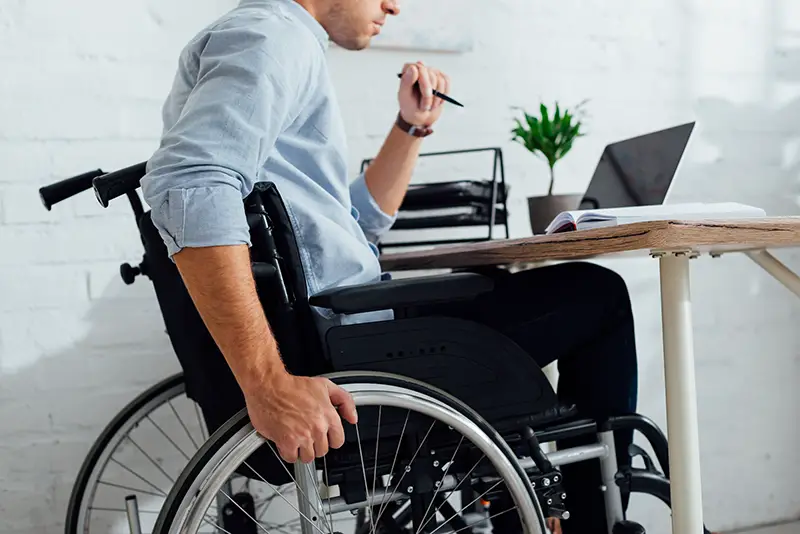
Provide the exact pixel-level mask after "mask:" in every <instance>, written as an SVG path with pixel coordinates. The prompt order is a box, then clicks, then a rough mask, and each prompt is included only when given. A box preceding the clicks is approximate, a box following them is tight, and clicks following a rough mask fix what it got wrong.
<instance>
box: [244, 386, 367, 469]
mask: <svg viewBox="0 0 800 534" xmlns="http://www.w3.org/2000/svg"><path fill="white" fill-rule="evenodd" d="M244 393H245V400H246V402H247V412H248V414H249V415H250V420H251V422H252V423H253V426H254V427H255V429H256V431H258V433H259V434H261V435H262V436H264V437H265V438H266V439H268V440H270V441H272V442H273V443H275V445H276V446H277V448H278V453H279V454H280V455H281V458H283V459H284V460H285V461H287V462H289V463H294V462H296V461H297V460H298V459H299V460H300V461H301V462H303V463H310V462H312V461H313V460H314V458H321V457H323V456H325V455H326V454H327V453H328V451H329V450H330V449H331V448H333V449H338V448H339V447H341V446H342V445H343V444H344V428H343V426H342V421H341V417H344V419H345V420H347V421H348V422H349V423H351V424H356V422H357V421H358V416H357V414H356V407H355V404H354V402H353V399H352V397H351V396H350V394H349V393H347V392H346V391H345V390H344V389H342V388H340V387H339V386H337V385H335V384H334V383H333V382H331V381H330V380H328V379H326V378H321V377H316V378H306V377H298V376H293V375H290V374H289V373H287V372H280V373H278V374H276V375H275V376H272V377H269V378H268V379H265V380H264V381H263V382H262V383H261V384H258V385H254V386H250V387H248V388H247V389H246V390H245V391H244ZM337 408H338V412H337Z"/></svg>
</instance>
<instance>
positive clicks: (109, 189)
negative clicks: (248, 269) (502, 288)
mask: <svg viewBox="0 0 800 534" xmlns="http://www.w3.org/2000/svg"><path fill="white" fill-rule="evenodd" d="M145 168H146V163H139V164H137V165H133V166H131V167H128V168H126V169H122V170H120V171H117V172H114V173H108V174H106V173H104V172H103V171H101V170H99V169H98V170H96V171H90V172H88V173H84V174H82V175H79V176H76V177H73V178H69V179H67V180H63V181H61V182H58V183H55V184H52V185H50V186H46V187H43V188H42V189H40V197H41V200H42V202H43V204H44V205H45V207H46V208H47V209H48V210H49V209H50V208H51V207H52V205H54V204H55V203H57V202H60V201H62V200H64V199H66V198H69V197H71V196H73V195H75V194H78V193H80V192H82V191H85V190H87V189H89V188H91V187H94V190H95V194H96V196H97V198H98V200H99V201H100V203H101V204H102V205H103V206H105V207H107V206H108V205H109V202H110V201H111V200H113V199H115V198H117V197H120V196H127V197H128V199H129V202H130V204H131V208H132V210H133V213H134V216H135V219H136V223H137V226H138V227H140V231H141V224H142V222H143V219H144V218H145V211H144V208H143V205H142V202H141V199H140V198H139V195H138V193H137V192H136V190H137V189H138V187H139V180H140V179H141V177H142V176H143V175H144V174H145ZM269 187H270V184H266V185H265V186H264V188H263V189H261V190H259V191H257V193H258V194H253V195H250V196H249V197H248V198H247V199H245V204H246V211H247V214H248V221H250V222H251V234H252V235H253V237H254V240H253V249H252V257H253V259H254V262H253V273H254V277H255V279H256V282H257V285H258V286H259V287H260V288H261V287H263V285H264V284H271V285H272V288H271V291H270V293H271V294H272V295H279V296H280V299H279V302H280V305H281V306H282V307H283V308H284V311H285V312H288V313H289V314H290V315H294V314H296V313H297V309H298V308H300V309H305V308H308V309H309V310H310V306H318V307H322V308H327V309H330V310H332V311H333V312H335V313H358V312H364V311H374V310H380V309H388V308H391V309H394V311H395V316H396V319H395V320H393V321H387V322H378V323H367V324H360V325H350V326H340V327H334V328H332V329H331V330H329V331H328V335H327V343H320V345H321V347H320V348H322V349H323V352H324V353H325V354H326V355H327V356H328V358H330V362H331V364H332V365H333V367H334V368H333V369H327V371H331V370H335V371H342V370H353V369H359V370H361V371H384V370H385V369H383V368H381V366H377V368H370V367H369V365H374V364H375V363H376V362H374V361H367V360H365V359H364V354H365V352H364V348H363V347H361V348H359V347H357V345H358V344H357V343H353V341H354V340H356V341H358V340H359V339H361V340H363V339H369V338H372V339H374V338H375V335H376V334H379V335H380V336H381V337H382V338H385V337H391V336H392V334H399V335H401V336H403V338H404V339H405V342H404V343H405V345H407V344H408V341H407V340H408V337H407V336H408V335H409V332H415V331H417V330H419V329H420V324H421V323H427V324H430V323H431V321H439V323H438V324H437V325H436V331H437V332H442V331H443V330H447V329H448V328H451V329H455V330H454V331H455V332H456V335H459V336H460V335H464V334H465V332H464V331H463V330H461V329H459V328H458V327H459V326H460V325H458V324H454V323H453V321H452V320H449V319H431V318H419V317H415V311H414V305H413V304H415V303H416V304H419V302H413V301H415V299H419V298H425V299H428V300H433V301H435V300H437V299H438V300H447V299H455V298H471V297H473V296H475V295H476V294H478V293H480V292H482V291H485V290H486V289H487V288H486V285H485V280H484V278H483V277H482V276H481V275H477V274H472V273H453V274H447V275H436V276H430V277H418V278H411V279H403V280H397V281H388V282H379V283H377V284H364V285H361V286H353V287H345V288H339V289H334V290H331V291H328V292H325V293H323V294H320V295H314V296H310V297H308V296H306V295H305V291H304V288H303V287H299V286H298V285H297V284H296V283H295V284H292V283H291V282H292V281H294V282H296V281H297V280H296V277H297V273H296V272H294V273H293V272H292V270H293V269H295V270H296V269H298V268H299V269H300V270H301V272H302V266H301V265H298V264H295V265H287V263H289V264H291V258H288V259H287V256H290V255H291V252H289V253H288V254H287V252H286V239H287V236H286V235H285V233H284V234H281V233H280V231H278V232H277V233H276V224H275V220H274V214H271V213H269V210H268V209H267V207H266V206H265V205H264V203H263V197H262V195H261V193H264V191H266V190H268V189H269ZM278 199H279V196H278ZM278 224H279V225H280V224H281V223H280V222H279V223H278ZM284 224H285V221H284ZM278 230H280V229H278ZM284 230H285V228H284ZM290 237H291V236H290ZM276 239H278V240H283V242H282V243H280V244H281V245H283V247H282V248H283V250H280V248H281V247H280V246H279V245H278V244H276ZM291 239H293V238H291ZM142 242H143V244H144V245H145V248H147V245H146V243H145V238H144V236H142ZM148 260H149V258H148V253H147V252H145V255H144V257H143V259H142V262H141V263H140V264H139V266H137V267H132V266H130V265H129V264H123V265H122V266H121V268H120V274H121V276H122V278H123V280H124V281H125V282H126V283H128V284H130V283H132V282H133V281H134V279H135V277H136V276H138V275H139V274H144V275H146V276H148V277H151V273H150V272H149V270H148ZM287 280H288V281H289V283H287ZM298 293H299V295H298ZM409 295H410V297H409ZM298 297H299V298H298ZM448 323H450V324H448ZM397 325H401V326H400V327H399V328H398V326H397ZM469 328H470V329H476V328H477V329H478V330H479V329H480V327H479V326H476V325H475V324H470V325H469ZM422 330H424V329H422ZM430 330H432V329H430V328H428V331H430ZM278 335H281V333H278ZM498 339H500V335H499V334H496V339H493V340H492V341H493V342H497V340H498ZM305 341H306V342H307V341H308V340H305ZM301 344H302V343H301ZM422 344H423V345H429V344H430V343H429V341H428V340H427V339H425V338H424V336H423V338H422ZM354 345H356V348H355V349H352V348H351V349H349V350H348V349H347V347H353V346H354ZM394 347H395V348H394V349H391V351H390V352H388V353H386V355H387V361H388V360H392V362H393V364H394V363H396V362H397V361H398V360H397V359H396V358H394V357H393V356H394V354H393V352H395V351H396V352H397V353H398V355H399V356H402V355H403V348H404V345H400V346H399V348H398V345H394ZM509 350H510V352H513V347H512V348H511V349H509ZM369 351H370V352H381V351H380V350H378V351H375V349H374V347H372V348H370V349H369ZM302 352H303V351H302V350H301V351H300V352H299V353H298V354H300V355H301V358H300V359H301V360H302ZM520 352H521V351H520ZM444 353H445V351H441V352H440V353H439V354H438V355H437V356H436V358H443V357H444V355H445V354H444ZM306 356H307V354H306ZM427 358H428V359H431V356H430V355H428V356H427ZM528 360H530V361H532V359H531V358H528ZM365 363H366V364H367V366H366V368H365V367H363V366H364V364H365ZM295 364H296V365H294V366H293V365H287V366H288V367H290V370H292V371H296V370H297V366H300V367H302V368H305V370H307V371H309V370H310V371H311V373H309V374H323V373H324V372H325V371H326V369H323V368H320V367H319V365H318V364H317V362H308V361H301V362H298V361H295ZM534 365H535V364H534ZM359 366H362V367H359ZM292 367H295V368H294V369H292ZM537 368H538V367H537ZM539 374H540V375H541V376H540V378H539V379H537V382H536V383H537V384H538V385H539V386H540V387H541V388H542V390H541V398H540V399H539V400H542V401H543V403H542V409H540V410H538V411H534V412H528V413H527V417H522V418H521V417H512V418H511V419H510V420H509V419H508V418H505V419H503V418H500V419H498V418H496V417H495V418H493V417H491V415H492V414H491V406H482V407H476V406H473V408H475V409H476V410H478V411H479V412H480V413H481V415H482V416H483V415H484V414H488V417H486V419H487V420H488V421H489V422H490V423H491V424H492V425H493V426H494V428H495V429H496V430H497V432H499V433H500V434H501V435H502V436H503V438H504V440H505V441H506V443H507V444H508V445H509V446H510V447H511V448H512V449H513V450H514V452H515V453H516V454H517V455H518V456H519V457H522V458H523V460H521V462H520V465H521V466H522V467H523V468H524V469H525V471H526V473H527V474H528V476H529V477H532V479H533V480H534V481H536V480H539V481H543V480H545V479H548V483H547V484H541V485H537V487H536V495H537V498H538V500H539V505H540V507H541V509H542V511H543V512H544V516H545V517H553V516H555V517H561V518H563V519H567V518H568V517H569V514H568V512H567V511H566V509H565V508H562V506H563V503H562V502H561V499H560V498H555V499H554V498H553V495H561V494H562V493H563V492H561V491H554V490H558V489H559V488H558V484H560V482H559V483H554V482H552V480H553V476H554V475H553V474H554V473H555V472H556V471H555V468H556V467H559V466H563V465H567V464H570V463H576V462H581V461H586V460H591V459H599V460H600V464H601V471H602V480H603V491H604V496H605V503H606V516H607V520H608V526H609V532H610V533H611V532H612V530H613V529H614V525H619V524H622V523H623V522H624V520H625V518H624V515H625V514H624V512H623V506H622V494H623V493H626V494H628V493H633V492H638V493H647V494H650V495H653V496H655V497H657V498H658V499H660V500H661V501H662V502H664V503H665V504H666V505H668V506H669V504H670V491H669V481H668V477H669V465H668V453H667V442H666V438H665V437H664V435H663V433H662V432H661V431H660V429H658V427H657V426H656V425H655V424H654V423H653V422H652V421H650V420H649V419H647V418H645V417H643V416H641V415H638V414H630V415H626V416H620V417H613V418H610V419H609V420H607V421H605V422H603V423H602V424H598V423H597V422H595V421H592V420H577V419H576V418H575V417H574V416H575V413H574V410H572V409H569V408H567V409H564V407H559V406H557V403H556V402H554V401H555V395H554V392H553V391H552V388H551V387H550V386H549V382H547V379H546V377H545V376H544V374H543V373H542V372H541V369H539ZM411 378H412V379H422V380H424V379H425V377H424V376H423V377H421V378H420V377H415V376H411ZM544 384H546V385H547V387H546V388H545V386H544ZM434 386H436V384H434ZM448 393H449V392H448ZM454 396H456V398H459V399H461V397H459V396H458V395H455V394H454ZM512 401H513V399H512ZM510 404H512V405H513V404H514V402H511V403H510ZM548 404H549V406H548ZM240 415H241V414H240ZM619 430H635V431H639V432H640V433H641V434H642V435H643V436H644V438H645V439H646V440H647V441H648V442H649V443H650V445H651V447H652V448H653V451H654V452H655V455H656V458H657V460H658V464H659V465H660V466H661V469H662V471H663V474H662V473H660V472H658V470H657V469H656V468H655V464H654V462H652V460H651V459H650V458H649V456H648V455H647V453H645V452H644V451H643V450H642V449H640V448H638V447H636V446H633V447H632V450H631V451H629V452H630V453H631V455H641V456H642V458H643V459H644V462H645V468H643V469H642V468H633V467H630V468H628V469H626V470H624V471H622V472H620V471H618V469H617V465H616V451H615V445H614V439H613V432H615V431H619ZM590 434H595V435H597V437H598V442H597V443H596V444H592V445H585V446H580V447H576V448H572V449H566V450H560V451H556V452H553V453H550V454H544V453H543V452H542V450H541V445H542V444H544V443H550V442H555V441H557V440H561V439H566V438H573V437H578V436H586V435H590ZM526 454H527V457H526ZM545 488H547V489H545ZM613 531H614V532H617V531H616V530H613ZM706 532H708V530H707V529H706Z"/></svg>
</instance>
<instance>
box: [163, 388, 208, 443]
mask: <svg viewBox="0 0 800 534" xmlns="http://www.w3.org/2000/svg"><path fill="white" fill-rule="evenodd" d="M168 403H169V407H170V408H172V412H173V413H174V414H175V417H177V418H178V422H179V423H180V424H181V426H182V427H183V430H184V431H185V432H186V435H187V436H188V437H189V440H191V442H192V444H193V445H194V448H195V449H199V448H200V446H199V445H198V444H197V442H196V441H195V440H194V438H193V437H192V434H191V432H189V429H188V428H187V427H186V423H184V422H183V418H182V417H181V416H180V414H178V410H176V409H175V406H174V405H173V404H172V399H170V400H169V401H168Z"/></svg>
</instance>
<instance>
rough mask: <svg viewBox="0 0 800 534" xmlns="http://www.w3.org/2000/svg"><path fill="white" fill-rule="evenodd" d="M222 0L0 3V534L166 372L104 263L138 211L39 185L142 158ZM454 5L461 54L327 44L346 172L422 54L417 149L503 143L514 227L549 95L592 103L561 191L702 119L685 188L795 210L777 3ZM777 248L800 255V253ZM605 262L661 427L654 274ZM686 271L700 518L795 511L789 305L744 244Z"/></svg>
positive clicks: (379, 131) (786, 18) (147, 325)
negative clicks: (626, 300) (629, 146)
mask: <svg viewBox="0 0 800 534" xmlns="http://www.w3.org/2000/svg"><path fill="white" fill-rule="evenodd" d="M407 1H408V2H413V1H421V0H407ZM233 2H234V0H201V1H197V0H195V1H189V0H173V1H171V2H168V3H157V2H145V1H143V0H138V1H132V2H123V3H120V2H107V1H102V0H78V1H74V2H67V3H65V2H61V1H58V0H39V1H37V2H33V1H32V0H9V1H6V2H3V3H0V66H2V73H3V74H2V76H0V381H1V382H0V384H1V385H0V487H2V490H1V491H2V497H0V531H3V532H15V533H16V532H18V533H24V534H34V533H37V534H38V533H42V532H46V533H55V532H59V531H60V529H61V524H62V521H63V516H64V508H65V506H66V501H67V498H68V495H69V489H70V487H71V484H72V480H73V478H74V476H75V474H76V472H77V469H78V466H79V463H80V461H81V459H82V458H83V456H84V455H85V453H86V451H87V450H88V448H89V446H90V444H91V441H92V440H93V439H94V437H95V436H96V435H97V434H98V433H99V431H100V429H101V428H102V426H103V425H104V424H105V423H106V422H107V421H108V420H109V419H110V418H111V417H112V416H113V415H114V414H115V413H116V412H117V411H118V410H119V409H120V408H121V407H122V406H123V405H124V404H125V403H126V402H127V401H128V400H129V399H131V398H133V396H134V395H135V394H136V393H138V392H139V391H141V390H142V389H144V387H145V386H146V385H148V384H150V383H152V382H154V381H156V380H157V379H159V378H161V377H164V376H166V375H167V374H168V373H170V372H172V371H173V370H175V369H176V368H177V364H176V362H175V359H174V357H173V356H172V355H171V353H170V350H169V346H168V342H167V340H166V337H165V335H164V333H163V325H162V323H161V319H160V316H159V313H158V307H157V305H156V303H155V301H154V299H153V295H152V290H151V289H150V288H149V287H148V285H147V282H146V281H140V282H138V283H137V284H136V285H134V286H133V287H127V286H124V285H123V284H122V282H121V281H120V280H119V278H118V276H117V274H116V273H117V268H118V265H119V263H120V262H122V261H138V259H139V258H140V255H141V250H140V243H139V241H138V236H137V235H136V230H135V227H134V226H133V222H132V219H131V217H130V213H129V209H128V208H127V207H126V206H125V205H124V203H122V202H120V203H119V204H116V205H114V206H113V207H112V208H111V209H108V210H103V209H101V208H100V207H99V206H97V204H96V203H95V201H94V199H93V198H92V195H91V193H89V194H86V195H84V197H82V198H78V199H74V200H73V201H70V202H68V203H65V204H63V205H59V206H56V207H55V208H54V209H53V211H52V212H46V211H45V210H44V209H43V208H42V207H41V206H40V205H39V204H38V199H37V194H36V189H37V188H38V187H39V186H40V185H42V184H44V183H47V182H49V181H51V180H54V179H56V178H60V177H64V176H68V175H71V174H76V173H79V172H83V171H85V170H89V169H93V168H97V167H102V168H104V169H114V168H118V167H121V166H125V165H129V164H131V163H134V162H137V161H140V160H143V159H145V158H147V157H148V156H149V154H150V153H151V151H152V149H153V147H154V146H155V143H156V142H157V135H158V133H159V131H160V122H159V108H160V105H161V101H162V99H163V96H164V95H165V91H166V90H167V89H168V88H169V85H170V83H171V77H172V72H173V71H172V69H173V66H174V63H175V57H176V55H177V53H178V51H179V49H180V47H181V46H182V45H183V43H184V42H185V40H186V39H187V38H189V37H190V36H191V35H192V34H193V33H194V32H195V31H196V29H198V28H199V27H200V26H202V25H203V24H205V23H206V22H207V21H209V20H211V19H212V18H213V17H214V16H215V15H217V14H219V13H221V12H222V11H224V10H225V9H226V8H227V7H229V6H230V5H232V4H233ZM464 8H465V9H472V10H475V11H476V17H475V19H476V21H478V22H479V23H480V25H477V26H476V29H475V36H476V40H477V46H476V49H475V51H474V52H472V53H470V54H463V55H459V54H452V55H435V54H426V53H413V52H411V53H400V52H386V51H380V52H379V51H368V52H363V53H349V52H344V51H341V50H333V51H332V52H331V65H332V70H333V76H334V78H335V83H336V84H337V86H338V88H339V89H340V97H341V102H342V106H343V108H344V112H345V114H346V118H347V128H348V133H349V136H350V140H351V148H352V154H351V157H350V161H351V163H352V165H353V166H354V169H355V166H356V165H358V163H359V162H360V160H361V159H362V158H364V157H368V156H372V155H374V153H375V151H376V150H377V149H378V147H379V146H380V142H381V141H382V136H383V135H384V134H385V132H386V130H387V128H388V127H389V125H390V122H391V120H392V118H393V115H394V113H395V111H394V110H395V103H394V102H395V100H394V99H395V85H394V84H395V83H396V78H395V77H394V73H395V72H396V71H397V68H398V66H399V65H400V64H402V62H404V61H407V60H415V59H417V58H422V59H424V60H426V61H428V62H429V63H431V64H435V65H437V66H439V67H441V68H442V69H444V70H446V71H447V72H449V73H450V74H451V76H452V77H453V80H454V85H453V89H452V93H453V96H455V97H457V98H459V99H461V100H462V101H463V102H464V103H465V104H466V105H467V108H466V109H465V110H461V111H459V112H455V110H448V113H447V115H446V117H445V119H444V120H443V121H442V123H441V124H440V125H439V126H438V128H437V135H435V136H434V137H433V138H431V139H429V141H428V143H427V147H426V148H427V149H430V150H434V149H445V148H465V147H474V146H485V145H500V146H502V147H503V148H504V150H505V155H506V164H507V165H506V169H507V175H508V179H509V181H510V182H511V185H512V195H513V199H512V203H511V208H512V209H513V212H512V219H511V221H512V231H513V234H514V235H515V236H520V235H526V234H527V233H528V232H529V227H528V223H527V215H526V208H525V197H526V196H528V195H533V194H540V193H542V192H543V191H545V189H546V179H545V178H546V169H545V167H544V166H543V165H542V164H541V162H540V161H539V160H538V159H535V158H533V157H532V156H530V155H529V154H527V153H525V152H524V150H522V149H521V148H520V147H518V146H516V145H512V144H511V143H509V141H508V130H509V128H510V125H511V120H510V119H511V117H512V116H513V112H512V110H511V109H510V107H511V106H514V105H522V106H528V107H533V106H535V105H537V104H538V102H539V99H540V98H542V99H544V100H545V101H548V102H551V101H553V100H554V99H558V100H560V101H561V102H563V103H566V104H572V103H576V102H578V101H580V100H583V99H584V98H589V99H590V103H589V108H588V109H589V112H590V114H591V118H590V120H591V123H590V124H589V132H590V135H589V136H588V137H586V138H584V139H582V140H580V142H579V143H577V144H576V146H575V148H574V150H573V153H572V154H571V155H570V156H569V157H568V158H567V160H566V161H564V162H563V163H561V164H560V165H559V167H560V168H559V169H558V183H557V186H556V187H557V190H558V191H563V192H568V191H573V190H581V189H582V188H583V187H584V186H585V185H586V182H587V180H588V179H589V176H590V174H591V171H592V169H593V167H594V164H595V162H596V160H597V158H598V156H599V154H600V151H601V150H602V147H603V146H604V145H605V144H606V143H607V142H610V141H613V140H616V139H619V138H622V137H625V136H629V135H635V134H638V133H642V132H644V131H647V130H651V129H656V128H660V127H664V126H669V125H672V124H674V123H677V122H679V121H683V120H687V119H697V120H698V121H699V123H698V129H697V130H696V133H695V137H694V140H693V144H692V147H691V149H690V151H689V153H688V154H687V157H686V162H685V164H684V166H683V168H682V171H681V176H680V182H679V183H678V185H677V187H676V191H675V193H676V198H678V199H691V200H694V199H697V200H734V201H744V202H752V203H755V204H758V205H761V206H762V207H764V208H765V209H767V210H768V211H769V212H770V213H774V214H795V213H796V212H797V197H798V190H797V176H798V168H799V164H798V162H799V161H800V154H799V152H798V148H800V145H799V144H798V138H800V135H799V134H800V126H798V124H800V92H798V82H799V81H800V9H798V8H797V7H796V6H794V5H793V3H792V2H791V1H790V0H770V1H763V2H752V1H748V2H746V1H744V0H736V1H733V0H727V1H725V2H723V1H715V2H709V1H707V0H681V1H678V2H675V1H667V0H661V1H658V0H652V1H649V2H641V1H634V0H627V1H625V0H623V1H619V2H614V3H609V2H585V1H577V0H570V1H562V2H557V3H551V2H543V1H538V0H536V1H531V0H492V1H491V2H486V1H479V0H465V1H464ZM368 83H375V84H376V85H377V89H368V88H367V84H368ZM463 168H464V166H463V165H457V164H453V165H452V166H451V169H452V170H454V174H455V172H463ZM487 168H488V162H487ZM780 256H781V258H783V259H784V260H785V261H786V262H787V263H788V264H789V265H790V266H791V267H793V268H798V269H800V256H798V254H796V253H795V252H793V251H784V252H782V253H781V254H780ZM611 265H613V266H614V267H615V268H618V269H619V270H620V272H622V273H623V274H624V276H625V277H626V279H627V280H628V282H629V284H630V288H631V292H632V294H633V297H634V306H635V311H636V314H637V336H638V340H637V343H638V346H639V350H640V365H641V374H642V376H641V399H642V400H641V406H640V408H641V411H642V412H644V413H645V414H647V415H649V416H651V417H653V418H654V419H655V420H656V421H657V422H659V423H660V424H662V425H663V424H664V398H663V367H662V363H661V348H660V344H659V339H660V338H659V336H660V322H659V311H658V306H657V304H658V279H657V270H656V265H655V264H654V263H653V262H651V261H650V260H633V261H619V262H614V263H611ZM693 273H694V275H695V276H694V284H693V290H694V295H695V297H696V302H697V306H696V312H695V313H696V315H695V323H696V325H697V333H696V348H697V355H698V365H697V371H698V383H699V385H700V395H699V401H700V405H699V411H700V418H701V421H702V424H703V427H702V429H701V442H702V451H703V472H702V476H703V484H704V493H705V499H706V501H705V509H706V515H707V519H708V521H709V522H710V524H711V526H713V527H714V528H728V527H739V526H743V525H749V524H753V523H761V522H769V521H774V520H779V519H783V518H790V517H792V518H794V517H798V516H800V497H798V495H800V491H799V490H800V482H798V481H800V476H798V475H800V472H798V471H799V470H800V468H798V467H797V466H800V461H798V460H799V458H798V452H797V451H798V450H799V449H800V447H798V446H799V445H800V433H798V431H797V430H793V429H792V428H791V426H790V425H791V424H792V423H793V422H794V421H795V420H797V418H798V415H799V413H798V408H797V407H798V405H800V404H798V395H797V393H796V391H797V386H796V384H797V379H798V376H800V375H799V374H798V361H799V360H798V356H797V355H798V350H799V349H800V338H798V334H797V328H796V325H797V320H798V318H800V302H798V301H797V300H796V299H795V298H793V297H792V296H790V295H789V293H788V292H787V291H785V290H784V289H783V288H782V287H781V286H779V285H778V284H777V283H776V282H774V281H773V280H771V279H770V278H768V277H767V276H766V275H765V274H763V273H762V272H760V271H759V270H758V268H757V267H756V266H755V265H753V264H750V263H748V261H747V260H745V259H744V258H738V257H725V258H723V259H720V260H710V259H701V260H698V261H696V262H695V263H694V265H693ZM715 298H716V299H718V300H717V301H716V302H715V301H714V299H715ZM633 506H634V514H635V515H636V517H639V518H641V517H645V518H649V519H650V522H651V524H652V525H654V526H653V528H652V529H650V530H649V532H666V529H665V524H666V523H667V521H668V515H667V514H666V513H665V512H664V511H663V509H662V508H661V507H659V506H658V505H654V504H653V503H652V501H650V500H648V499H644V498H638V499H636V500H634V503H633Z"/></svg>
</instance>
